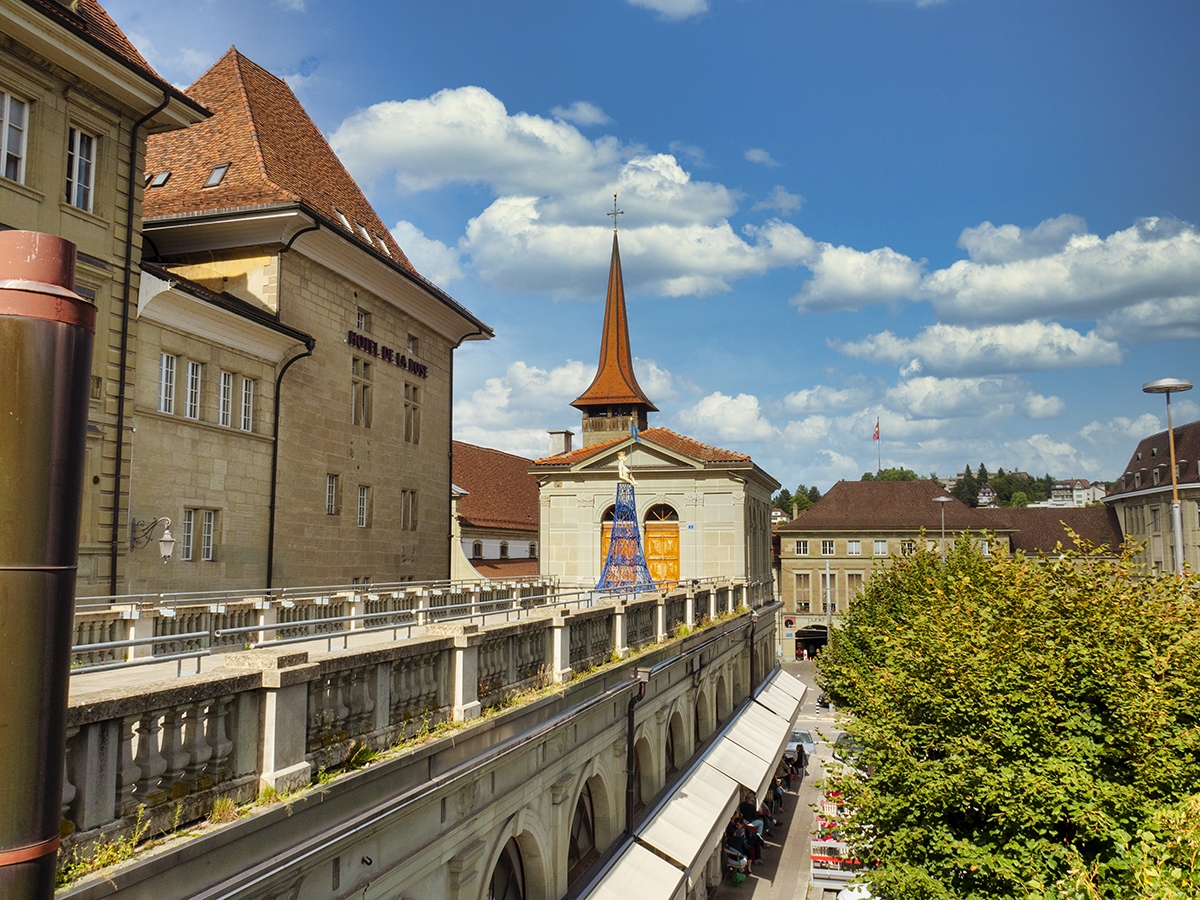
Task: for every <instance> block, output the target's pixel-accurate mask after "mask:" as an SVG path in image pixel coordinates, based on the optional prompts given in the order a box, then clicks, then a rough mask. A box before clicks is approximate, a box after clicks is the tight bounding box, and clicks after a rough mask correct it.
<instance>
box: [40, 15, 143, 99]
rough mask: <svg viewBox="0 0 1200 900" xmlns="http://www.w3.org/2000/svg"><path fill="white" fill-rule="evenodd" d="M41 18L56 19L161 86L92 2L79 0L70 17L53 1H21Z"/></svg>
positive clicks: (132, 48)
mask: <svg viewBox="0 0 1200 900" xmlns="http://www.w3.org/2000/svg"><path fill="white" fill-rule="evenodd" d="M25 2H26V3H28V4H29V5H30V6H32V7H33V8H34V9H36V10H38V11H39V12H41V13H42V14H43V15H46V16H49V17H50V18H53V19H56V20H57V21H58V22H59V24H61V25H63V26H65V27H66V28H68V29H70V30H71V31H74V32H76V33H79V34H81V35H83V37H85V38H87V39H89V40H90V41H91V42H92V43H94V44H99V45H100V46H101V47H103V48H104V49H105V50H107V51H108V52H109V54H110V55H112V56H115V57H117V58H118V59H120V60H121V61H122V62H124V63H127V64H128V65H130V66H131V67H133V68H135V69H140V70H141V71H142V73H143V74H145V75H149V76H150V77H152V78H153V79H154V80H155V81H158V82H162V80H163V78H162V76H161V75H159V74H158V73H157V72H155V71H154V69H153V68H151V66H150V63H148V62H146V60H145V59H144V58H143V57H142V54H140V53H138V51H137V48H136V47H134V46H133V44H132V43H131V42H130V40H129V38H127V37H126V36H125V32H123V31H121V29H120V28H118V27H117V23H116V22H114V21H113V20H112V19H111V18H110V17H109V15H108V13H106V12H105V11H104V7H102V6H101V5H100V4H99V3H97V2H96V0H79V6H78V8H77V9H76V10H75V12H74V13H72V12H71V11H70V10H69V9H67V8H66V7H64V6H63V4H61V3H56V2H54V0H25Z"/></svg>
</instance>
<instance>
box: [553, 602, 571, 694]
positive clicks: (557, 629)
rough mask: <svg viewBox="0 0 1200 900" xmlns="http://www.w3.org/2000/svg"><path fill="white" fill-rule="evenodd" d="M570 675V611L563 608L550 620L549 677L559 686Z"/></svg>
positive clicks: (567, 608)
mask: <svg viewBox="0 0 1200 900" xmlns="http://www.w3.org/2000/svg"><path fill="white" fill-rule="evenodd" d="M571 674H572V670H571V610H570V608H569V607H566V606H563V607H560V608H559V609H558V611H557V612H555V614H554V617H553V618H551V619H550V676H551V678H552V679H553V680H554V682H555V683H556V684H561V683H562V682H564V681H570V680H571Z"/></svg>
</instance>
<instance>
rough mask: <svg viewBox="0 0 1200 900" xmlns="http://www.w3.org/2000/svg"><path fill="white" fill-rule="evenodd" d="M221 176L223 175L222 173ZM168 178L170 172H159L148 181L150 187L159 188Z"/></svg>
mask: <svg viewBox="0 0 1200 900" xmlns="http://www.w3.org/2000/svg"><path fill="white" fill-rule="evenodd" d="M226 168H228V166H226ZM221 174H222V175H224V174H225V173H224V172H222V173H221ZM170 177H171V173H170V172H159V173H158V174H157V175H155V176H154V177H153V178H151V179H150V187H152V188H160V187H162V186H163V185H164V184H166V183H167V179H168V178H170ZM210 177H211V176H210ZM217 180H218V181H219V180H220V179H217Z"/></svg>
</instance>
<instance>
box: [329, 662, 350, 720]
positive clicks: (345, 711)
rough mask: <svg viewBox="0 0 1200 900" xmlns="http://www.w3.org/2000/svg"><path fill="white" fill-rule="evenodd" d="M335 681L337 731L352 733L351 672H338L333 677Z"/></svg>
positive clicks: (333, 695)
mask: <svg viewBox="0 0 1200 900" xmlns="http://www.w3.org/2000/svg"><path fill="white" fill-rule="evenodd" d="M331 680H332V682H333V694H332V697H333V700H334V715H335V716H336V717H337V731H338V732H343V733H345V734H349V733H350V724H351V722H350V719H351V716H350V711H351V703H352V699H351V690H350V689H351V673H350V672H338V673H337V674H336V675H334V676H333V678H332V679H331Z"/></svg>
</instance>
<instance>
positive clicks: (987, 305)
mask: <svg viewBox="0 0 1200 900" xmlns="http://www.w3.org/2000/svg"><path fill="white" fill-rule="evenodd" d="M1082 224H1083V223H1082V221H1081V220H1079V219H1077V218H1075V217H1073V216H1062V217H1059V218H1058V219H1051V220H1047V221H1046V222H1043V223H1042V224H1041V225H1039V226H1037V228H1034V229H1031V230H1029V231H1021V230H1020V229H1017V230H1015V231H1014V230H1013V228H1014V226H1001V227H1000V228H996V227H994V226H992V225H991V224H990V223H984V224H983V225H981V226H979V227H978V228H976V229H967V231H964V232H963V238H962V239H961V240H960V243H961V244H962V245H963V246H964V247H966V248H967V249H968V252H970V253H971V254H972V257H973V258H972V259H971V260H959V261H958V262H956V263H954V264H953V265H951V266H950V267H949V268H946V269H941V270H939V271H937V272H934V273H933V274H931V275H930V276H929V277H928V278H926V279H925V282H924V284H923V291H922V293H923V295H924V296H925V297H927V298H928V299H929V300H930V302H931V303H932V304H933V308H934V310H935V311H936V312H937V313H938V315H939V316H941V317H942V318H943V319H949V320H959V321H992V322H997V321H1009V322H1011V321H1020V320H1022V319H1026V318H1029V317H1032V316H1038V317H1047V316H1054V315H1069V316H1074V317H1092V316H1098V315H1101V314H1103V313H1105V312H1108V311H1111V310H1115V309H1119V308H1121V307H1124V306H1132V305H1134V304H1138V303H1141V302H1144V301H1160V300H1168V299H1171V298H1182V297H1194V296H1195V295H1197V294H1198V293H1200V233H1198V232H1197V231H1196V229H1195V228H1194V227H1193V226H1191V225H1188V224H1185V223H1181V222H1178V221H1176V220H1172V219H1163V218H1149V219H1143V220H1141V221H1139V222H1138V223H1137V224H1136V225H1134V226H1133V227H1131V228H1127V229H1125V230H1124V231H1118V232H1116V233H1114V234H1112V235H1109V236H1108V237H1107V238H1101V237H1099V236H1097V235H1094V234H1080V233H1078V232H1079V230H1080V229H1081V228H1082ZM1063 241H1065V243H1062V246H1061V248H1060V249H1057V250H1054V249H1053V248H1054V247H1055V245H1056V244H1058V243H1060V242H1063ZM976 254H979V256H980V260H982V261H977V260H976V259H975V258H974V257H975V255H976Z"/></svg>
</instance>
